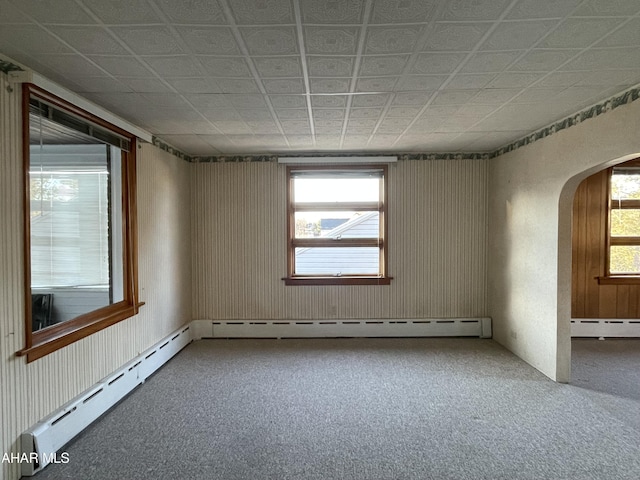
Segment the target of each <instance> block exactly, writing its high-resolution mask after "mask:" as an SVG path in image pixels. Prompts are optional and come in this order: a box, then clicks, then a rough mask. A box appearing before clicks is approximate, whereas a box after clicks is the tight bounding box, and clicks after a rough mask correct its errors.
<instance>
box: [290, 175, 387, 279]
mask: <svg viewBox="0 0 640 480" xmlns="http://www.w3.org/2000/svg"><path fill="white" fill-rule="evenodd" d="M386 176H387V169H386V166H380V165H374V166H313V167H310V166H290V167H288V168H287V177H288V187H289V188H288V195H287V204H288V221H287V228H288V275H287V277H286V278H285V279H284V280H285V283H286V284H287V285H350V284H351V285H387V284H389V282H390V280H391V279H390V277H389V276H388V275H387V245H386V243H387V242H386V241H387V238H386V225H387V218H386V217H387V215H386V208H387V204H386V198H387V195H386V188H385V180H386Z"/></svg>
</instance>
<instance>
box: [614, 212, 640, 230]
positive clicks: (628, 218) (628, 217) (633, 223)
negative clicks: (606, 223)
mask: <svg viewBox="0 0 640 480" xmlns="http://www.w3.org/2000/svg"><path fill="white" fill-rule="evenodd" d="M611 235H612V236H614V237H640V210H636V209H612V210H611Z"/></svg>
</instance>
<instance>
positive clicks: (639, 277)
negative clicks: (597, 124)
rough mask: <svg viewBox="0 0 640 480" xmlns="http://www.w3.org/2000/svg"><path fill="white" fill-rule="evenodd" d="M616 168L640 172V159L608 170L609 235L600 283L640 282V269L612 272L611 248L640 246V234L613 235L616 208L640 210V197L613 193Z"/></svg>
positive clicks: (607, 223)
mask: <svg viewBox="0 0 640 480" xmlns="http://www.w3.org/2000/svg"><path fill="white" fill-rule="evenodd" d="M616 168H625V169H631V170H636V169H637V172H638V174H640V159H636V160H631V161H629V162H625V163H624V164H622V165H619V166H617V167H612V168H610V169H608V171H607V200H608V203H607V210H606V211H607V219H606V225H607V235H606V240H605V259H606V260H605V264H606V271H605V272H604V276H602V277H599V278H598V282H599V283H600V284H603V285H606V284H614V285H615V284H639V283H640V271H636V272H612V271H611V257H612V254H611V248H612V247H616V246H636V247H640V235H638V236H614V235H612V232H611V231H612V217H613V212H614V211H615V210H639V211H640V199H616V198H613V194H612V190H613V189H612V177H613V175H614V171H615V170H616Z"/></svg>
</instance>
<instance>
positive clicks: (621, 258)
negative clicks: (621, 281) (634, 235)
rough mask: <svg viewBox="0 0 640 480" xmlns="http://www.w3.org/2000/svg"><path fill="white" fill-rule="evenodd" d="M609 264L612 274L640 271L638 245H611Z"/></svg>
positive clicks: (639, 247)
mask: <svg viewBox="0 0 640 480" xmlns="http://www.w3.org/2000/svg"><path fill="white" fill-rule="evenodd" d="M609 265H610V266H609V269H610V272H611V273H612V274H633V273H636V274H637V273H640V245H633V246H617V245H616V246H612V247H611V255H610V259H609Z"/></svg>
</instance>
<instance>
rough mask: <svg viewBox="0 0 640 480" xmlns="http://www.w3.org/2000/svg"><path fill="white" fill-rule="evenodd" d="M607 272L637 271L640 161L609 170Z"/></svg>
mask: <svg viewBox="0 0 640 480" xmlns="http://www.w3.org/2000/svg"><path fill="white" fill-rule="evenodd" d="M609 192H610V194H609V221H608V225H609V227H608V235H607V245H608V248H607V254H608V255H607V259H608V260H607V276H621V277H624V276H633V277H635V276H639V275H640V164H638V162H637V161H633V162H631V163H626V164H623V165H621V166H619V167H614V168H613V169H611V170H610V181H609Z"/></svg>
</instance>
